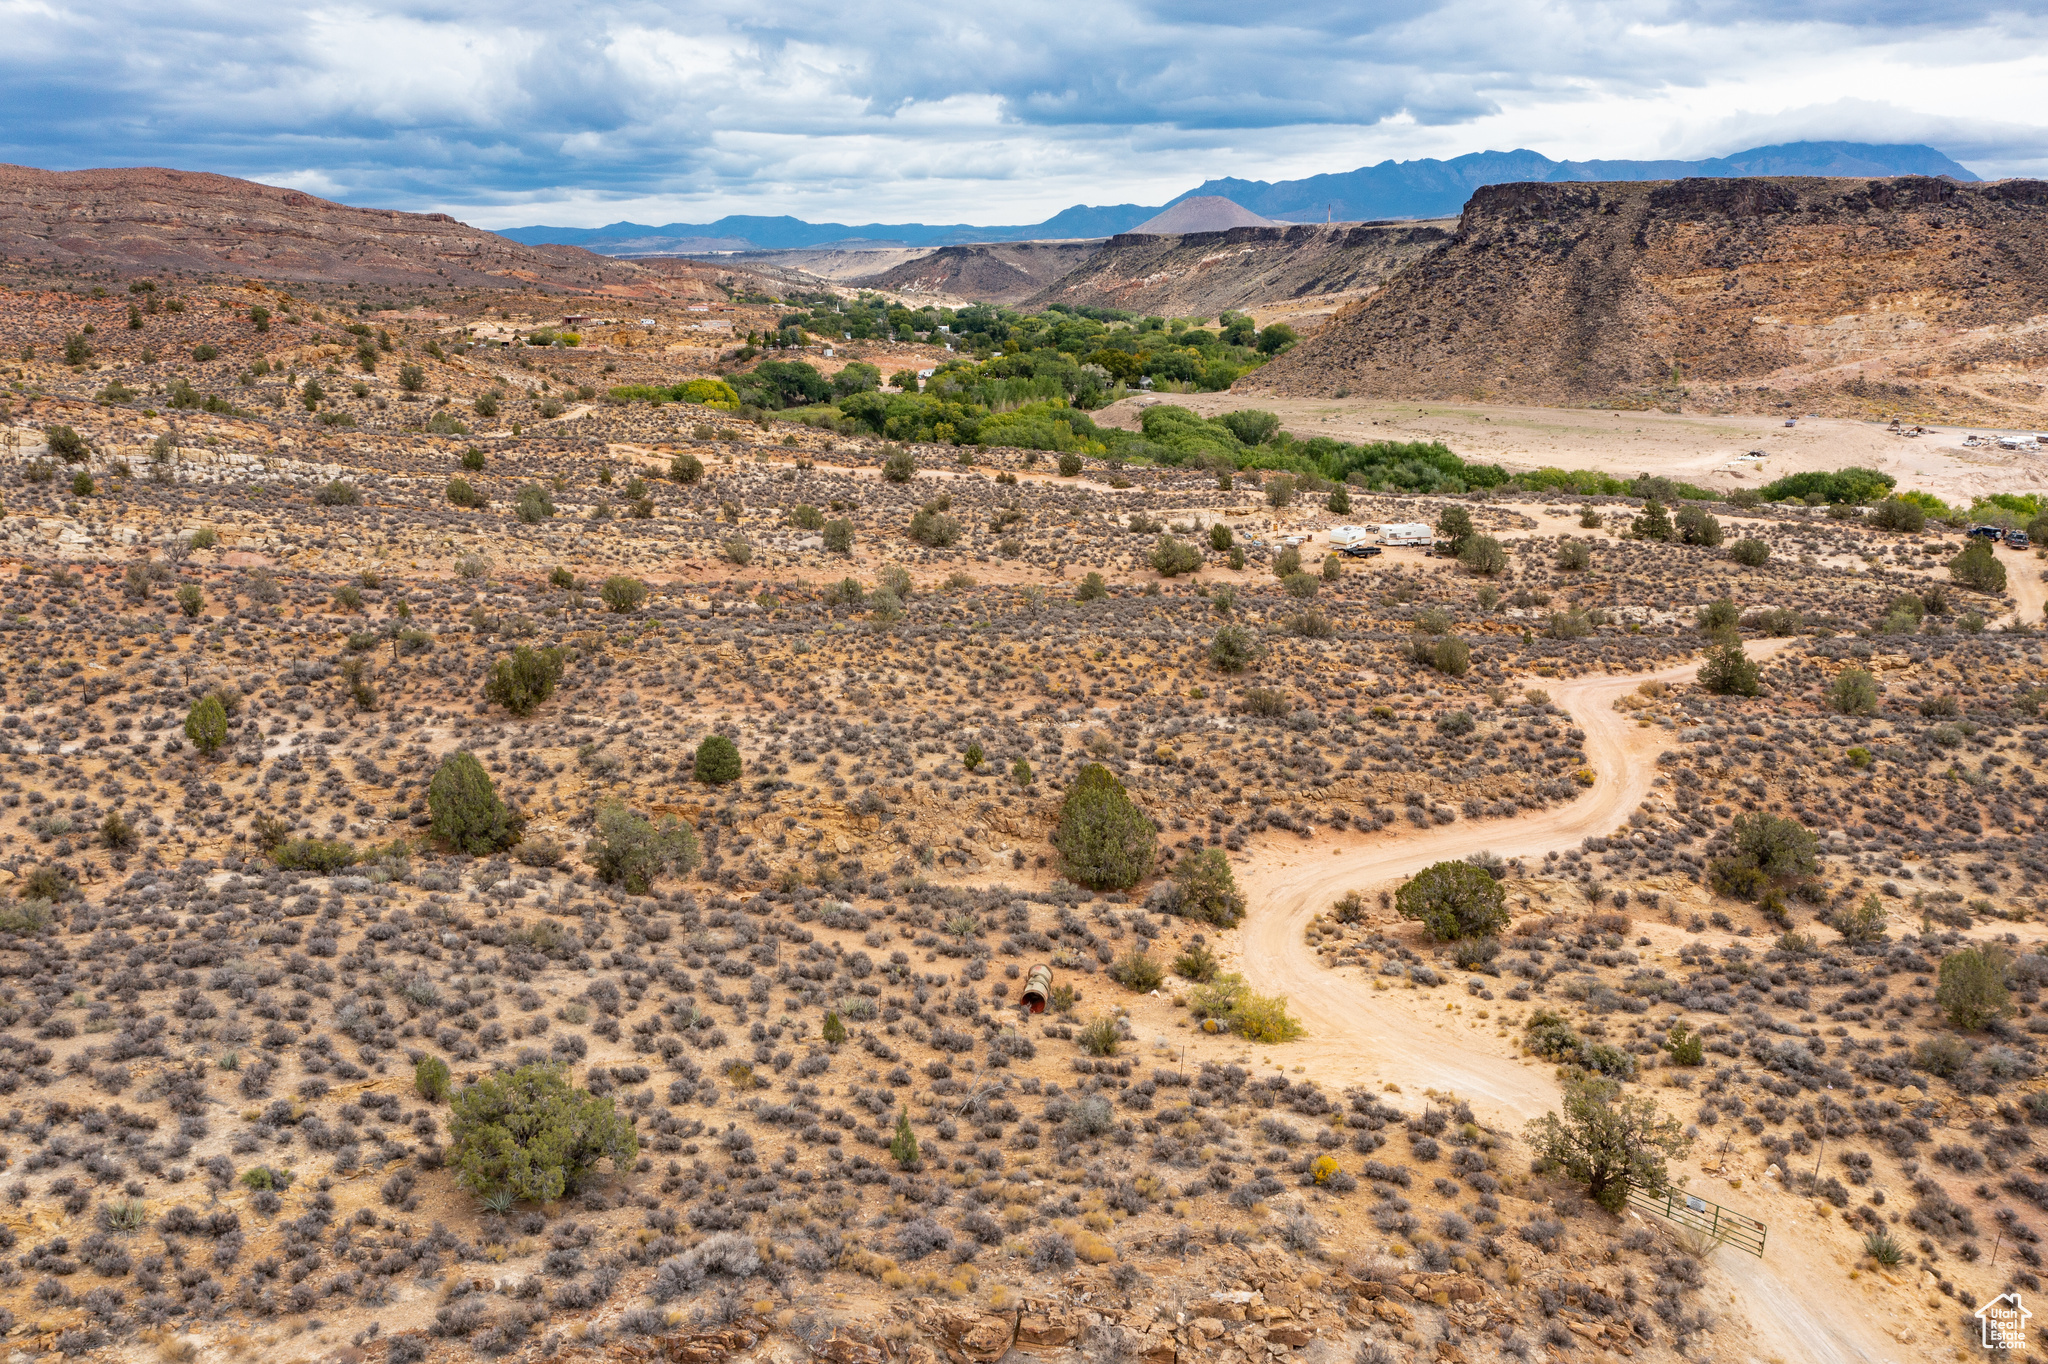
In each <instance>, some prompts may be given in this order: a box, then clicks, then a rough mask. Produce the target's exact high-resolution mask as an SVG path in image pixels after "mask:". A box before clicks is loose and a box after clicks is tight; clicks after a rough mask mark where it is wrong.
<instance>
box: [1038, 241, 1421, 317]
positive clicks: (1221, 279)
mask: <svg viewBox="0 0 2048 1364" xmlns="http://www.w3.org/2000/svg"><path fill="white" fill-rule="evenodd" d="M1448 239H1449V233H1447V232H1446V231H1445V230H1444V229H1443V228H1442V227H1440V226H1436V225H1434V224H1428V223H1396V224H1376V223H1364V224H1359V223H1345V224H1339V225H1338V226H1335V227H1325V226H1317V225H1314V224H1304V225H1301V226H1296V227H1235V228H1231V229H1230V230H1228V231H1225V232H1191V233H1188V234H1186V235H1182V236H1150V235H1139V234H1125V235H1123V236H1118V237H1112V238H1110V239H1109V241H1108V242H1107V243H1106V244H1105V245H1104V246H1103V248H1102V250H1100V251H1099V252H1097V253H1096V254H1094V255H1093V256H1091V257H1090V258H1089V259H1088V260H1087V261H1086V262H1085V263H1083V264H1081V265H1079V266H1077V267H1076V268H1074V269H1073V270H1072V271H1071V272H1070V273H1068V274H1067V275H1066V276H1065V277H1063V278H1061V279H1059V280H1058V281H1057V282H1055V283H1052V284H1049V285H1047V286H1046V287H1045V288H1044V289H1042V290H1040V291H1039V292H1038V293H1037V294H1035V295H1033V296H1032V297H1031V298H1029V299H1028V300H1026V303H1025V306H1026V307H1028V308H1042V307H1044V306H1045V305H1047V304H1049V303H1065V304H1068V305H1070V306H1073V307H1083V306H1092V307H1098V308H1123V309H1127V310H1129V311H1132V312H1139V313H1158V314H1161V315H1176V314H1196V315H1206V316H1211V317H1213V316H1215V315H1217V314H1219V313H1222V312H1225V311H1228V310H1230V309H1234V308H1249V307H1254V306H1256V305H1260V304H1272V303H1292V302H1298V301H1301V300H1304V299H1310V298H1314V299H1324V298H1329V299H1331V300H1332V301H1333V302H1338V301H1344V300H1346V299H1349V298H1354V297H1356V296H1358V295H1360V294H1362V293H1369V292H1370V291H1372V290H1373V289H1375V288H1377V287H1378V286H1379V285H1380V283H1381V282H1382V281H1383V280H1385V279H1386V278H1387V277H1388V276H1390V275H1392V274H1393V273H1394V272H1395V271H1397V270H1399V269H1400V268H1401V267H1402V266H1404V265H1407V264H1408V263H1409V262H1411V261H1413V260H1416V259H1418V258H1419V257H1420V256H1422V255H1423V254H1424V253H1425V252H1427V251H1429V250H1430V249H1431V248H1432V247H1435V246H1437V245H1439V244H1441V243H1443V242H1444V241H1446V240H1448Z"/></svg>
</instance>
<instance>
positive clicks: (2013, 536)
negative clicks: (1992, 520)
mask: <svg viewBox="0 0 2048 1364" xmlns="http://www.w3.org/2000/svg"><path fill="white" fill-rule="evenodd" d="M2005 543H2006V544H2008V545H2010V546H2012V547H2013V548H2014V549H2026V548H2028V547H2030V546H2031V545H2032V544H2033V543H2034V542H2033V541H2032V540H2029V539H2028V538H2027V533H2026V532H2025V531H2023V530H2009V531H2007V532H2006V533H2005Z"/></svg>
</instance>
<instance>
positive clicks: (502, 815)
mask: <svg viewBox="0 0 2048 1364" xmlns="http://www.w3.org/2000/svg"><path fill="white" fill-rule="evenodd" d="M427 810H428V812H429V814H430V815H431V817H432V825H431V827H432V828H433V831H434V836H435V837H436V838H438V839H440V840H441V841H442V842H444V843H446V844H447V845H448V846H450V847H452V848H455V849H456V850H458V851H460V852H465V853H468V854H469V855H470V856H471V857H488V856H489V855H490V854H492V853H494V852H497V851H498V850H499V849H501V848H508V847H510V846H512V845H513V844H514V843H517V842H518V841H519V834H520V829H521V827H522V825H523V821H522V820H521V819H520V817H519V815H518V814H517V813H516V812H514V811H513V809H512V807H511V806H509V805H507V804H505V802H504V801H503V800H501V799H499V797H498V792H497V789H496V788H495V787H494V786H492V784H491V776H490V773H488V772H486V771H484V765H483V764H482V763H480V762H478V761H477V760H476V755H474V754H473V753H471V752H470V751H469V750H468V749H466V748H464V749H457V750H456V751H455V752H453V753H450V754H449V755H448V756H447V757H445V758H443V759H442V760H441V765H440V767H439V768H437V769H436V770H435V772H434V779H433V781H431V782H430V783H428V785H427Z"/></svg>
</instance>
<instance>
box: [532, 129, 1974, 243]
mask: <svg viewBox="0 0 2048 1364" xmlns="http://www.w3.org/2000/svg"><path fill="white" fill-rule="evenodd" d="M1749 175H1819V176H1837V177H1844V176H1846V177H1857V176H1888V175H1933V176H1946V177H1948V178H1949V179H1952V180H1957V181H1962V182H1974V181H1976V180H1977V178H1978V177H1977V176H1976V175H1975V174H1973V173H1972V172H1971V171H1969V170H1968V169H1966V168H1965V167H1964V166H1962V165H1960V164H1959V163H1957V162H1956V161H1954V160H1951V159H1950V158H1949V157H1948V156H1946V155H1944V154H1943V153H1941V152H1939V151H1936V150H1935V149H1934V148H1932V147H1927V146H1921V145H1917V144H1906V145H1885V144H1877V143H1867V142H1787V143H1782V144H1780V145H1777V146H1771V147H1751V148H1750V149H1748V150H1747V151H1740V152H1735V153H1733V154H1732V155H1729V156H1721V157H1713V158H1710V159H1708V160H1703V161H1553V160H1551V159H1550V158H1549V157H1547V156H1544V155H1543V154H1542V153H1540V152H1532V151H1528V150H1518V151H1511V152H1494V151H1486V152H1469V153H1467V154H1466V155H1464V156H1456V157H1452V158H1451V159H1450V160H1448V161H1440V160H1435V159H1432V158H1425V159H1422V160H1417V161H1382V162H1380V163H1379V164H1378V165H1376V166H1362V167H1360V168H1359V169H1357V170H1353V171H1346V172H1343V173H1341V174H1334V175H1312V176H1309V177H1308V178H1306V179H1302V180H1278V181H1265V180H1238V179H1222V180H1210V181H1208V182H1206V183H1204V184H1201V185H1197V186H1196V187H1195V188H1193V189H1191V190H1189V191H1187V192H1186V193H1185V194H1180V195H1176V196H1175V197H1174V198H1172V199H1169V200H1168V201H1167V202H1166V203H1164V204H1158V205H1154V206H1151V207H1146V206H1143V205H1139V204H1111V205H1104V206H1090V205H1086V204H1076V205H1074V206H1073V207H1072V208H1069V209H1065V210H1062V211H1061V212H1059V213H1055V214H1054V215H1053V216H1052V217H1050V218H1048V219H1046V220H1045V221H1044V222H1042V223H1029V224H1024V225H1021V226H1009V227H978V226H975V225H973V224H969V223H944V224H929V223H863V224H859V225H849V224H846V223H810V222H805V221H804V220H803V219H801V218H791V217H775V218H763V217H751V216H744V215H740V216H730V217H725V218H720V219H718V220H717V221H716V222H709V223H667V224H664V225H662V226H659V227H656V226H650V225H648V224H645V223H628V222H618V223H610V224H608V225H606V226H604V227H587V228H585V227H545V226H538V227H513V228H506V229H503V230H502V231H500V232H499V234H498V235H500V236H503V237H509V238H510V239H512V240H513V241H516V242H522V243H525V244H526V245H529V246H542V245H562V246H580V247H583V248H584V249H585V250H587V251H593V252H596V253H597V254H599V255H606V256H655V255H699V254H704V253H707V252H713V251H747V250H757V251H786V250H798V249H804V248H810V247H819V246H838V245H854V244H861V245H870V246H882V245H889V246H953V245H961V244H966V243H971V242H1016V241H1053V240H1064V239H1071V238H1085V237H1108V236H1114V235H1116V234H1117V233H1120V232H1129V231H1132V230H1133V229H1135V228H1139V227H1141V226H1142V225H1143V224H1145V223H1146V222H1147V220H1149V219H1151V218H1153V217H1155V216H1157V215H1158V214H1160V213H1163V212H1165V211H1166V210H1168V209H1170V208H1172V207H1173V206H1174V205H1176V204H1178V203H1180V202H1181V201H1183V200H1186V199H1195V198H1209V197H1214V198H1222V199H1228V200H1230V201H1231V202H1232V203H1234V204H1237V205H1238V206H1239V207H1241V208H1243V209H1245V210H1247V211H1248V212H1250V213H1254V214H1257V215H1260V216H1262V217H1266V218H1271V219H1275V220H1278V221H1282V222H1322V221H1324V220H1326V219H1327V220H1330V221H1335V222H1377V221H1386V220H1397V219H1421V218H1448V217H1453V216H1455V215H1456V214H1457V213H1458V212H1459V211H1460V210H1461V209H1462V208H1463V207H1464V205H1465V201H1466V200H1467V199H1469V198H1471V197H1472V194H1473V192H1474V191H1475V190H1478V189H1481V188H1484V187H1485V186H1488V185H1501V184H1517V183H1523V182H1535V183H1550V182H1557V181H1627V180H1683V179H1686V178H1689V177H1706V178H1710V179H1726V178H1729V177H1733V176H1749Z"/></svg>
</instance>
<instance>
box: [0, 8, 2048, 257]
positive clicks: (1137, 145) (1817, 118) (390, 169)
mask: <svg viewBox="0 0 2048 1364" xmlns="http://www.w3.org/2000/svg"><path fill="white" fill-rule="evenodd" d="M2044 23H2048V21H2044V20H2043V19H2042V18H2041V17H2040V16H2039V15H2035V14H2031V13H2027V12H2023V11H2019V10H2011V9H1998V10H1994V9H1991V8H1988V7H1984V6H1977V7H1970V6H1960V7H1959V6H1950V7H1946V8H1942V7H1930V6H1925V5H1924V4H1919V3H1914V4H1911V5H1909V4H1907V3H1906V2H1905V0H1862V2H1860V3H1851V2H1850V0H1805V3H1798V2H1797V0H1795V3H1791V4H1776V3H1774V4H1770V5H1764V4H1761V3H1753V2H1751V0H1652V2H1651V3H1639V4H1631V5H1623V4H1620V3H1617V2H1615V0H1553V2H1552V3H1544V4H1536V3H1526V2H1524V0H1391V3H1387V2H1382V3H1373V4H1364V3H1357V2H1356V0H1350V2H1347V0H1338V3H1333V4H1326V5H1322V6H1316V7H1291V8H1280V9H1275V8H1267V7H1258V6H1246V5H1244V4H1242V3H1240V2H1239V0H1232V2H1231V3H1227V4H1226V3H1223V2H1222V0H1183V2H1182V3H1176V4H1172V5H1168V4H1165V3H1163V2H1162V0H1096V3H1093V4H1091V5H1088V6H1086V7H1080V6H1075V5H1073V4H1071V3H1051V2H1050V0H994V2H993V3H984V4H981V5H977V6H960V5H957V4H945V5H940V4H933V3H930V0H887V2H886V3H884V2H883V0H851V2H850V3H842V4H838V5H829V6H828V5H822V4H819V3H816V0H746V3H742V2H741V0H697V2H696V3H686V4H683V5H663V4H656V3H653V0H595V3H591V4H587V5H583V6H579V7H576V8H572V9H564V8H561V7H559V6H557V5H553V4H549V5H542V4H540V3H538V0H509V2H508V3H503V4H492V5H485V4H482V3H480V2H479V0H433V2H432V3H429V2H427V0H331V2H330V3H320V4H311V5H305V4H298V5H295V4H292V3H289V0H287V3H284V4H276V5H271V6H268V7H240V8H233V9H230V8H229V7H226V6H222V5H219V4H218V3H217V0H214V2H209V0H164V2H162V3H151V4H143V3H141V2H140V0H95V3H92V4H90V5H88V4H86V3H84V0H0V32H6V33H7V34H8V40H7V42H6V43H5V44H4V45H0V159H7V160H14V161H22V162H27V163H30V164H37V165H48V166H57V167H68V166H85V165H107V164H139V163H153V164H170V165H182V166H188V167H191V168H194V169H207V170H218V171H222V172H225V173H228V174H241V175H249V176H253V177H256V178H269V179H272V180H283V179H285V178H287V177H297V178H296V179H293V180H292V183H295V184H303V185H306V186H307V187H308V188H313V186H314V184H315V182H316V181H317V184H318V185H319V186H320V188H319V190H318V192H321V193H325V194H328V195H330V196H332V197H338V198H344V199H352V200H356V201H360V202H375V203H385V204H394V205H403V206H408V207H422V208H442V209H446V210H447V211H450V212H454V213H456V214H458V216H463V217H466V218H468V219H469V220H471V221H475V222H479V223H482V224H484V225H488V226H508V225H512V224H514V223H517V222H532V221H559V222H565V223H572V224H576V225H596V224H599V223H604V222H610V221H614V220H617V219H620V218H625V217H632V218H636V219H638V220H641V221H654V222H666V221H672V220H685V221H689V220H705V219H709V218H713V217H717V216H719V215H721V214H723V213H728V212H739V213H782V212H788V213H795V214H799V215H801V216H805V217H810V218H814V219H827V218H829V219H837V220H840V221H846V220H853V221H876V220H879V221H897V220H907V219H920V220H924V221H968V222H980V223H994V222H1031V221H1036V220H1038V219H1040V218H1043V217H1045V216H1046V215H1048V214H1049V213H1051V212H1053V211H1056V210H1058V209H1060V208H1063V207H1065V206H1067V205H1069V204H1072V203H1076V202H1089V203H1114V202H1121V201H1136V202H1152V203H1156V202H1160V201H1161V200H1164V199H1166V198H1168V197H1171V196H1172V195H1173V194H1175V193H1178V192H1180V191H1181V190H1184V189H1186V188H1187V187H1189V186H1190V185H1191V184H1194V183H1196V182H1198V181H1199V180H1201V179H1203V178H1206V177H1209V176H1222V175H1237V176H1242V177H1245V178H1250V179H1269V180H1270V179H1279V178H1291V177H1297V176H1302V175H1308V174H1314V173H1317V172H1322V171H1341V170H1348V169H1351V168H1352V167H1354V166H1358V165H1362V164H1368V163H1372V162H1376V161H1379V160H1382V159H1386V158H1390V157H1391V158H1396V159H1409V158H1414V157H1418V156H1443V157H1448V156H1455V155H1458V154H1459V153H1462V152H1467V151H1475V150H1482V149H1486V148H1497V149H1502V150H1506V149H1511V148H1514V147H1519V146H1526V147H1531V148H1533V149H1534V150H1537V151H1541V152H1544V153H1546V154H1548V155H1551V156H1555V157H1561V158H1562V157H1574V158H1590V157H1654V156H1675V155H1687V156H1697V155H1707V154H1722V153H1726V152H1730V151H1734V150H1738V149H1740V148H1742V147H1745V146H1750V145H1756V144H1758V143H1762V142H1775V141H1784V140H1791V139H1796V138H1828V139H1843V140H1857V141H1887V142H1928V143H1931V144H1932V145H1935V146H1937V147H1939V148H1941V149H1942V150H1944V151H1947V152H1948V153H1950V154H1951V155H1953V156H1956V157H1958V158H1959V159H1962V160H1964V161H1965V162H1966V163H1967V164H1969V165H1971V166H1972V167H1973V168H1974V169H1977V170H1979V171H1980V172H1982V173H1986V174H2009V173H2015V172H2023V171H2031V170H2038V169H2041V168H2042V165H2043V161H2044V159H2048V157H2044V153H2043V152H2042V151H2041V150H2040V148H2042V146H2043V145H2044V144H2043V139H2042V137H2041V131H2040V128H2039V126H2038V125H2037V124H2036V123H2035V122H2034V121H2033V120H2032V118H2031V105H2032V101H2033V99H2034V92H2037V91H2039V90H2040V89H2043V88H2048V80H2044V78H2048V69H2044V67H2048V34H2044ZM1987 108H1989V109H1993V110H1996V111H1999V115H2000V116H1995V117H1987V116H1986V115H1985V112H1984V111H1985V110H1986V109H1987ZM2006 111H2010V116H2005V113H2006Z"/></svg>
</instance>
